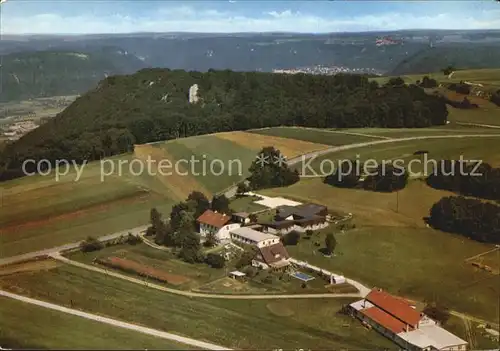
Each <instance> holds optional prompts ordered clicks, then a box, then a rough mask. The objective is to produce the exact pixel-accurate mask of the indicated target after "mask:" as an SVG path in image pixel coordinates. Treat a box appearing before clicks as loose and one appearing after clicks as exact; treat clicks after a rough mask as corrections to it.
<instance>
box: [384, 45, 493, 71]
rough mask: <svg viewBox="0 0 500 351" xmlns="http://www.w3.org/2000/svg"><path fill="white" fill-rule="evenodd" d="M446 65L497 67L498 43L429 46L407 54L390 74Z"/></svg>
mask: <svg viewBox="0 0 500 351" xmlns="http://www.w3.org/2000/svg"><path fill="white" fill-rule="evenodd" d="M448 66H453V67H456V68H457V69H466V68H467V69H475V68H476V69H477V68H499V67H500V45H498V44H484V43H467V44H448V45H443V46H437V47H429V48H427V49H425V50H421V51H418V52H416V53H415V54H413V55H409V56H408V57H407V58H406V59H404V60H403V61H401V62H400V63H399V64H398V65H397V66H396V67H395V68H394V69H393V70H392V72H391V73H390V75H394V76H396V75H404V74H416V73H429V72H439V71H441V70H442V69H443V67H448Z"/></svg>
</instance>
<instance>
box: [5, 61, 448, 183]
mask: <svg viewBox="0 0 500 351" xmlns="http://www.w3.org/2000/svg"><path fill="white" fill-rule="evenodd" d="M194 84H198V86H199V92H198V94H199V98H200V101H199V102H198V103H196V104H190V103H189V101H188V95H189V89H190V87H192V86H193V85H194ZM447 113H448V112H447V110H446V106H445V104H444V102H443V101H441V99H439V98H437V97H435V96H429V95H427V94H426V93H425V92H424V90H423V89H421V88H419V87H416V86H398V87H392V86H384V87H379V86H378V84H377V83H375V82H369V81H368V78H366V77H361V76H355V75H337V76H309V75H304V74H298V75H279V74H272V73H257V72H251V73H237V72H231V71H213V70H211V71H209V72H207V73H200V72H186V71H170V70H166V69H145V70H141V71H139V72H137V73H136V74H133V75H128V76H112V77H108V78H106V79H105V80H103V81H101V82H100V83H99V84H98V86H97V87H96V88H95V89H93V90H92V91H89V92H88V93H86V94H85V95H83V96H81V97H79V98H78V99H76V101H75V102H73V103H72V104H71V105H70V106H69V107H68V108H66V109H65V110H64V111H63V112H62V113H60V114H59V115H57V116H56V117H55V118H54V119H52V120H50V121H48V122H47V123H45V124H44V125H42V126H41V127H40V128H38V129H36V130H34V131H33V132H31V133H29V134H27V135H25V136H24V137H23V138H21V139H20V140H18V141H17V142H15V143H13V144H10V145H8V146H7V147H6V148H5V150H4V152H3V154H2V155H0V173H1V172H2V169H3V174H1V175H0V178H3V179H6V178H12V177H17V176H20V175H21V173H20V167H21V164H22V162H23V160H25V159H28V158H32V159H35V160H39V159H42V158H45V159H48V160H52V161H54V160H56V159H58V158H65V159H70V160H76V162H82V161H83V160H96V159H100V158H102V157H106V156H111V155H115V154H118V153H123V152H129V151H131V150H132V149H133V145H134V144H142V143H147V142H153V141H160V140H169V139H176V138H179V137H187V136H192V135H200V134H208V133H215V132H224V131H233V130H246V129H251V128H262V127H271V126H279V125H298V126H306V127H319V128H328V127H394V128H401V127H426V126H431V125H443V124H445V122H446V117H447Z"/></svg>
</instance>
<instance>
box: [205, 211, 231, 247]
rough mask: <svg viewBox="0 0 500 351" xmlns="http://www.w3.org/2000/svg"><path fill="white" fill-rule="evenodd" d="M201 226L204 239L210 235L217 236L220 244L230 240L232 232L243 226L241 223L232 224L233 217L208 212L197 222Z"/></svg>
mask: <svg viewBox="0 0 500 351" xmlns="http://www.w3.org/2000/svg"><path fill="white" fill-rule="evenodd" d="M196 221H197V222H198V224H199V226H200V231H199V232H200V235H201V237H202V238H204V237H206V236H207V235H208V234H209V233H213V234H215V237H216V238H217V241H218V242H226V241H229V239H230V237H231V236H230V231H231V230H233V229H236V228H239V227H240V226H241V224H240V223H231V222H230V221H231V217H230V216H228V215H226V214H223V213H218V212H214V211H212V210H206V211H205V212H203V214H202V215H201V216H200V217H198V219H197V220H196Z"/></svg>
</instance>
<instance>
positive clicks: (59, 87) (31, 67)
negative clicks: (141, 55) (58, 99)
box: [0, 47, 145, 102]
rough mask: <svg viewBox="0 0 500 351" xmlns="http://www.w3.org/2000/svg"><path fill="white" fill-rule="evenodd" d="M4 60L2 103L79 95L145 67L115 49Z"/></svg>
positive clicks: (52, 52) (12, 56)
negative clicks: (108, 77) (113, 78)
mask: <svg viewBox="0 0 500 351" xmlns="http://www.w3.org/2000/svg"><path fill="white" fill-rule="evenodd" d="M1 59H2V77H3V78H2V82H1V92H2V93H1V94H0V102H6V101H13V100H27V99H33V98H39V97H49V96H58V95H76V94H80V93H82V92H85V91H87V90H88V89H91V88H93V87H94V86H95V85H96V84H97V83H98V82H99V81H100V80H102V79H103V78H105V77H107V76H110V75H115V74H127V73H133V72H135V71H137V70H139V69H141V68H144V67H145V64H144V63H143V62H142V61H141V60H140V59H138V58H137V57H135V56H133V55H130V54H128V53H126V52H124V51H122V50H120V49H117V48H112V47H103V48H95V49H87V50H82V51H70V50H47V51H35V52H23V53H12V54H8V55H4V56H2V58H1Z"/></svg>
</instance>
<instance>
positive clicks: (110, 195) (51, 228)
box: [0, 155, 172, 257]
mask: <svg viewBox="0 0 500 351" xmlns="http://www.w3.org/2000/svg"><path fill="white" fill-rule="evenodd" d="M130 157H131V156H130V155H125V156H122V157H121V158H118V157H117V158H114V160H118V159H127V158H130ZM100 171H101V167H100V164H99V162H94V163H91V164H88V165H86V166H85V168H84V170H83V173H82V176H81V178H80V179H79V180H78V181H75V179H76V173H75V172H74V171H73V172H71V173H68V175H66V176H64V177H61V179H59V181H57V180H56V179H55V177H54V174H52V175H49V176H45V177H44V176H32V177H25V178H20V179H16V180H13V181H9V182H4V183H2V193H1V196H2V203H3V206H2V213H1V214H0V231H1V232H2V235H0V248H1V249H0V257H1V256H7V255H16V254H21V253H25V252H30V251H35V250H40V249H43V248H50V247H54V246H57V245H62V244H65V243H69V242H74V241H78V240H81V239H83V238H85V237H87V236H88V235H92V236H96V237H97V236H101V235H105V234H111V233H114V232H117V231H120V230H125V229H128V228H133V227H136V226H139V225H143V224H145V223H147V222H148V220H149V211H150V209H151V207H157V208H158V209H159V210H161V211H168V210H169V209H170V207H171V206H172V200H171V199H170V197H169V195H170V194H169V193H168V192H167V191H163V192H161V191H157V189H149V188H147V187H145V180H146V179H147V177H146V176H144V175H142V176H137V177H135V176H133V175H132V174H130V173H129V172H128V171H127V170H125V171H124V172H123V173H122V174H121V176H119V173H118V169H116V174H115V175H114V176H110V177H105V178H104V181H103V182H101V176H100V174H101V173H100Z"/></svg>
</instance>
